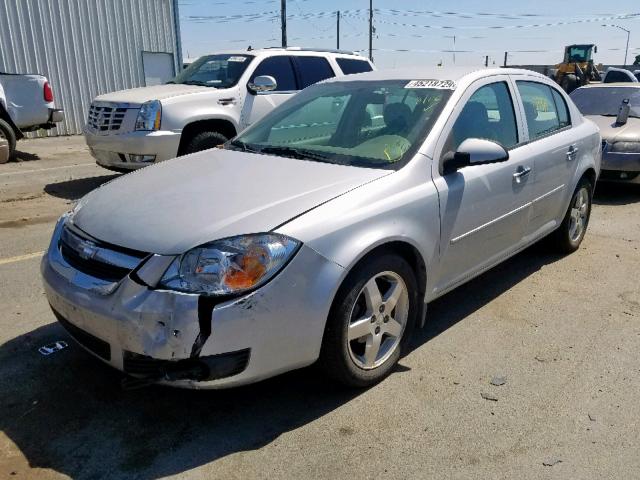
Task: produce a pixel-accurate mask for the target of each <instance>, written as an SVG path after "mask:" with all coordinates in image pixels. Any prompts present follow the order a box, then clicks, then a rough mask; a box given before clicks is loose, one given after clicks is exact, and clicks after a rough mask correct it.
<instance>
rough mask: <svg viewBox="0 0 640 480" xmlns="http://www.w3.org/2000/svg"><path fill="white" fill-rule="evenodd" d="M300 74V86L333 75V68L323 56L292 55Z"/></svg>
mask: <svg viewBox="0 0 640 480" xmlns="http://www.w3.org/2000/svg"><path fill="white" fill-rule="evenodd" d="M294 60H295V63H296V65H297V67H298V73H299V75H300V84H301V85H300V88H307V87H308V86H309V85H313V84H314V83H317V82H320V81H322V80H326V79H327V78H331V77H334V76H335V75H334V73H333V69H332V68H331V65H329V62H328V61H327V59H326V58H324V57H294Z"/></svg>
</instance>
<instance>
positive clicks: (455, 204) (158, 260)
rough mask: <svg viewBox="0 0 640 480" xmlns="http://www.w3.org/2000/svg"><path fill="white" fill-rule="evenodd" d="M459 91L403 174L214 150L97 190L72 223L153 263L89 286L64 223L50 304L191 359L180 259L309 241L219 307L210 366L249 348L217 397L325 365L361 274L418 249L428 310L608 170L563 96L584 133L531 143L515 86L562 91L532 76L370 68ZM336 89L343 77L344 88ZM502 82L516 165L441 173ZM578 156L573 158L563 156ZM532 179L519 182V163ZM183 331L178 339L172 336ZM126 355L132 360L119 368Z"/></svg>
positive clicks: (53, 262) (115, 361)
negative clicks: (226, 241)
mask: <svg viewBox="0 0 640 480" xmlns="http://www.w3.org/2000/svg"><path fill="white" fill-rule="evenodd" d="M434 78H435V79H442V80H452V81H455V82H456V84H457V87H456V89H455V90H454V92H453V93H452V95H451V98H450V99H449V101H448V102H447V104H446V106H445V108H444V110H443V112H442V113H441V115H440V117H439V118H438V120H437V121H436V123H435V125H434V128H433V129H432V131H431V132H430V133H429V134H428V136H427V137H426V139H425V141H424V143H423V145H422V147H421V148H420V149H419V151H418V152H417V153H416V154H415V156H414V157H413V158H412V159H411V160H410V161H409V162H408V164H407V165H405V166H404V167H403V168H401V169H399V170H398V171H393V170H380V169H365V168H356V167H343V166H338V165H329V164H320V163H317V162H310V161H301V160H293V159H287V158H279V157H274V156H262V155H255V154H249V153H244V152H237V151H221V150H210V151H206V152H200V153H197V154H194V155H192V156H190V157H185V158H182V159H178V160H172V161H169V162H163V163H161V164H158V165H156V166H153V167H150V168H148V169H145V170H143V171H140V172H136V173H134V174H129V175H126V176H125V177H123V178H122V179H119V180H117V181H114V182H112V183H110V184H107V185H105V186H103V187H101V188H100V189H98V190H96V191H94V192H93V193H91V194H90V195H89V196H88V197H86V198H85V199H84V200H83V205H82V206H81V207H80V208H79V209H78V211H77V212H76V213H75V215H74V216H73V217H72V219H71V220H72V221H73V224H74V225H75V226H77V227H78V228H80V229H81V230H83V231H84V232H86V233H88V234H89V235H91V236H93V237H95V238H97V239H99V240H102V241H104V242H109V243H111V244H114V245H118V246H121V247H126V248H129V249H135V250H142V251H144V252H150V253H153V254H156V255H154V256H152V257H151V258H150V259H149V260H147V263H146V264H145V266H144V268H142V269H140V270H139V272H138V274H139V277H140V278H142V280H143V281H144V283H146V284H147V285H148V287H147V286H143V285H141V284H140V283H137V282H136V281H134V280H133V279H132V278H131V276H128V277H127V278H125V279H124V280H122V281H121V282H119V283H117V284H114V285H97V286H96V285H92V282H93V283H95V279H91V278H84V277H86V276H84V275H83V274H81V273H80V272H77V271H76V270H74V269H73V267H71V266H70V265H69V264H67V263H66V261H65V259H64V258H63V257H62V256H61V255H60V253H59V248H58V237H59V235H60V230H61V228H62V222H64V221H65V219H62V220H61V222H60V223H59V224H58V227H57V228H56V232H54V237H53V239H52V242H51V246H50V248H49V251H48V252H47V254H46V255H45V257H44V259H43V262H42V273H43V278H44V283H45V290H46V292H47V297H48V299H49V301H50V302H51V304H52V306H53V308H54V309H56V310H57V311H58V312H59V313H61V314H62V315H63V316H64V317H65V318H66V319H67V320H68V321H69V322H71V323H73V324H74V325H76V326H78V327H80V328H82V329H84V330H86V331H87V332H89V333H91V334H92V335H95V336H97V337H99V338H102V339H104V340H106V341H108V342H109V344H110V345H111V347H112V360H111V362H110V363H111V365H113V366H114V367H116V368H122V359H121V351H122V349H126V350H129V351H132V352H135V353H140V354H144V355H148V356H151V357H154V358H158V359H180V358H187V357H188V356H189V352H190V351H191V347H192V345H193V343H194V341H195V339H196V337H197V335H198V331H199V327H198V318H197V315H198V314H197V296H195V295H188V294H183V293H178V292H173V291H166V290H158V289H156V288H155V285H157V281H158V280H159V278H160V276H161V275H162V273H163V272H164V269H165V268H166V265H168V263H169V262H170V260H171V259H172V258H174V257H175V256H176V255H179V254H181V253H184V252H185V251H187V250H188V249H190V248H193V247H195V246H197V245H200V244H202V243H204V242H208V241H212V240H215V239H218V238H223V237H227V236H231V235H239V234H246V233H255V232H265V231H276V232H278V233H282V234H285V235H288V236H290V237H293V238H296V239H297V240H299V241H300V242H302V247H301V249H300V251H298V252H297V254H296V255H295V256H294V257H293V259H292V260H291V261H290V263H289V264H288V265H287V266H286V267H285V268H284V269H283V271H282V272H280V273H279V274H278V275H277V276H276V277H275V278H273V279H272V280H271V281H270V282H269V283H267V284H266V285H264V286H262V287H261V288H259V289H258V290H256V291H254V292H252V293H250V294H249V295H245V296H241V297H239V298H235V299H232V300H228V301H225V302H223V303H220V304H218V305H216V306H215V307H214V308H213V310H212V314H211V318H210V321H211V330H212V333H211V335H210V337H209V338H208V339H207V341H206V343H205V345H204V346H203V349H202V352H201V355H203V356H204V355H213V354H217V353H225V352H231V351H235V350H238V349H245V348H249V349H251V355H250V361H249V363H248V367H247V369H246V370H244V371H243V372H242V373H240V374H238V375H235V376H232V377H229V378H225V379H220V380H214V381H209V382H194V381H181V382H174V383H172V384H174V385H175V384H178V385H181V386H190V387H194V388H220V387H226V386H232V385H239V384H243V383H248V382H253V381H257V380H260V379H263V378H266V377H269V376H273V375H276V374H278V373H281V372H284V371H287V370H291V369H294V368H299V367H302V366H305V365H309V364H311V363H313V362H314V361H315V360H316V359H317V358H318V355H319V352H320V346H321V342H322V335H323V332H324V326H325V322H326V319H327V316H328V313H329V309H330V306H331V304H332V301H333V298H334V296H335V294H336V291H337V289H338V288H339V286H340V284H341V282H342V281H343V280H344V278H345V277H346V275H347V274H348V273H349V271H350V270H351V269H352V268H353V267H354V265H355V264H356V263H357V262H358V261H359V260H360V259H362V258H363V257H364V256H365V255H366V254H367V253H368V252H371V251H372V250H373V249H375V248H376V247H379V246H382V245H385V244H391V243H394V244H397V242H402V243H404V244H407V245H410V246H411V247H413V248H414V249H415V251H417V252H418V253H419V255H420V256H421V257H422V260H423V262H424V264H425V265H426V275H427V284H426V291H425V295H424V302H425V304H426V303H427V302H429V301H431V300H432V299H434V298H436V297H438V296H439V295H442V294H444V293H445V292H447V291H449V290H451V289H452V288H455V287H456V286H457V285H459V284H461V283H463V282H465V281H467V280H469V279H471V278H473V277H474V276H476V275H478V274H480V273H482V272H483V271H485V270H486V269H488V268H490V267H492V266H493V265H495V264H497V263H499V262H500V261H502V260H504V259H506V258H508V257H509V256H511V255H513V254H515V253H517V252H518V251H520V250H522V249H524V248H525V247H526V246H528V245H530V244H531V243H533V242H534V241H536V240H538V239H540V238H541V237H542V236H544V235H546V234H548V233H549V232H551V231H552V230H553V229H554V228H556V227H557V226H558V225H559V224H560V223H561V221H562V218H563V216H564V213H565V211H566V209H567V208H568V205H569V200H570V198H571V195H572V193H573V191H574V189H575V187H576V185H577V183H578V181H579V179H580V178H581V177H582V175H583V174H585V172H587V171H588V170H589V169H592V170H593V172H594V173H595V175H596V176H597V174H598V172H599V169H600V136H599V133H598V129H597V127H596V126H595V125H594V124H593V123H592V122H590V121H588V120H585V119H584V118H583V117H582V116H581V115H580V113H579V112H578V111H577V109H576V108H575V106H574V105H573V103H572V102H571V101H570V100H569V99H568V97H567V96H566V95H564V94H563V96H564V98H565V99H566V100H567V105H568V107H569V110H570V114H571V119H572V126H571V127H570V128H567V129H565V130H562V131H559V132H556V133H555V134H553V135H549V136H548V137H545V138H542V139H538V140H536V141H533V142H529V139H528V136H527V129H526V119H525V115H524V113H523V110H524V109H523V106H522V104H521V102H520V99H519V96H518V94H517V90H516V89H515V83H514V80H515V79H527V80H532V81H537V82H541V83H546V84H549V85H552V86H553V85H554V83H553V82H551V81H549V80H548V79H546V78H545V77H543V76H541V75H538V74H535V73H533V72H527V71H523V70H510V69H498V70H483V71H478V72H472V73H468V72H460V71H450V70H442V69H440V70H434V71H428V70H420V71H413V72H402V71H398V72H381V71H378V72H371V73H368V74H359V75H354V76H350V77H348V78H347V79H343V80H342V81H349V80H352V79H361V80H369V81H376V80H382V79H407V81H410V80H421V79H434ZM332 81H341V80H339V79H336V80H332ZM492 81H506V82H507V83H508V84H509V86H510V88H511V95H512V97H513V99H514V103H515V109H516V119H517V121H518V131H519V138H520V144H519V145H517V146H516V147H514V148H512V149H511V150H510V152H509V153H510V157H511V158H510V159H509V160H508V161H506V162H501V163H495V164H487V165H477V166H471V167H466V168H464V169H462V170H461V171H459V172H457V173H455V174H453V175H447V176H446V177H445V176H442V175H441V174H440V163H439V158H440V157H441V155H442V147H443V143H444V140H445V138H446V136H447V134H448V132H449V130H450V128H451V126H452V124H453V122H454V121H455V118H456V117H457V115H458V113H459V111H460V110H461V108H462V106H463V104H464V102H465V101H466V99H467V98H469V97H470V96H471V94H472V93H473V91H475V89H476V88H478V87H479V86H481V85H484V84H486V83H490V82H492ZM569 146H574V147H575V148H577V149H578V153H577V154H576V155H571V156H568V155H567V151H566V149H567V147H569ZM521 165H526V166H527V167H530V168H531V174H530V175H529V176H528V177H527V178H526V180H525V181H523V182H520V181H516V179H515V177H513V173H514V172H516V170H517V168H518V166H521ZM174 331H178V334H177V335H174V333H173V332H174ZM119 353H120V358H119Z"/></svg>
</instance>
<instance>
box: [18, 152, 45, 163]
mask: <svg viewBox="0 0 640 480" xmlns="http://www.w3.org/2000/svg"><path fill="white" fill-rule="evenodd" d="M34 160H40V155H36V154H35V153H29V152H21V151H20V150H16V151H15V152H13V161H14V162H31V161H34Z"/></svg>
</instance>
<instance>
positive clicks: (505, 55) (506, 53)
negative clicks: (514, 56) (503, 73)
mask: <svg viewBox="0 0 640 480" xmlns="http://www.w3.org/2000/svg"><path fill="white" fill-rule="evenodd" d="M507 55H509V52H504V66H505V67H506V66H507Z"/></svg>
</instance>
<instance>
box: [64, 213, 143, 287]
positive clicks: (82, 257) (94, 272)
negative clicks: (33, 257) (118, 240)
mask: <svg viewBox="0 0 640 480" xmlns="http://www.w3.org/2000/svg"><path fill="white" fill-rule="evenodd" d="M59 247H60V253H61V254H62V257H63V258H64V259H65V261H66V262H67V263H68V264H69V265H71V266H72V267H73V268H75V269H76V270H79V271H80V272H82V273H84V274H86V275H89V276H91V277H94V278H98V279H100V280H104V281H107V282H119V281H120V280H122V279H123V278H124V277H126V276H127V275H128V274H129V273H130V272H131V271H132V270H133V269H134V268H136V267H137V266H138V265H139V264H140V262H141V261H142V260H143V259H144V258H145V257H146V256H147V255H148V254H147V253H145V252H139V251H136V250H130V249H125V248H121V247H116V246H114V245H110V244H106V243H103V242H100V241H99V240H96V239H94V238H89V237H88V236H86V235H84V234H83V232H79V231H78V230H77V229H76V228H73V230H72V229H71V228H70V227H69V226H66V225H65V226H64V227H63V230H62V234H61V235H60V242H59Z"/></svg>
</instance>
